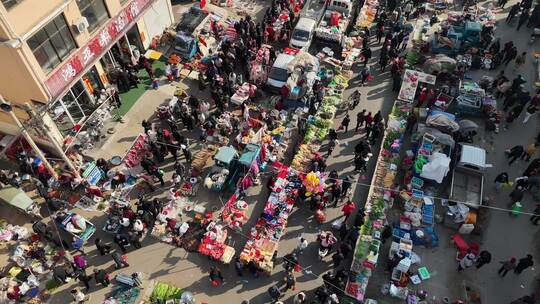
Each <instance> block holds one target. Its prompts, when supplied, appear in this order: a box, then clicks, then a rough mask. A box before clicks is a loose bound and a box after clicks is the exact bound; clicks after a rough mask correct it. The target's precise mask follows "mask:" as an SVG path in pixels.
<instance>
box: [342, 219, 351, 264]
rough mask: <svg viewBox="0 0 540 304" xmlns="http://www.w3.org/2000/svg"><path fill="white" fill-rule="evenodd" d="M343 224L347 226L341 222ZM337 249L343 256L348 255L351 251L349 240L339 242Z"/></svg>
mask: <svg viewBox="0 0 540 304" xmlns="http://www.w3.org/2000/svg"><path fill="white" fill-rule="evenodd" d="M343 226H345V227H347V225H345V224H343ZM339 250H340V251H341V253H343V256H344V257H348V256H349V254H350V253H352V251H353V249H352V246H351V244H350V243H349V242H341V244H340V245H339Z"/></svg>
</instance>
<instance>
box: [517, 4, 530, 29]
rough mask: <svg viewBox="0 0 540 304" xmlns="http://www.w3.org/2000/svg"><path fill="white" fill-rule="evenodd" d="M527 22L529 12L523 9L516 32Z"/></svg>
mask: <svg viewBox="0 0 540 304" xmlns="http://www.w3.org/2000/svg"><path fill="white" fill-rule="evenodd" d="M527 20H529V10H527V9H524V10H523V11H522V12H521V15H519V21H518V26H517V29H516V30H517V31H519V29H520V28H521V26H522V25H524V24H525V23H526V22H527Z"/></svg>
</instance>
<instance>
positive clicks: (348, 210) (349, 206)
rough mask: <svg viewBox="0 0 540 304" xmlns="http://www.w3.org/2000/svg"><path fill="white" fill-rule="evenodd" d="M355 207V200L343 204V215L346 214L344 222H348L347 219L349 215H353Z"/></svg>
mask: <svg viewBox="0 0 540 304" xmlns="http://www.w3.org/2000/svg"><path fill="white" fill-rule="evenodd" d="M355 208H356V206H355V204H354V202H353V201H349V202H347V203H346V204H345V205H344V206H343V208H341V212H343V216H345V220H343V224H345V223H346V222H347V219H348V218H349V216H351V214H352V213H353V211H354V209H355Z"/></svg>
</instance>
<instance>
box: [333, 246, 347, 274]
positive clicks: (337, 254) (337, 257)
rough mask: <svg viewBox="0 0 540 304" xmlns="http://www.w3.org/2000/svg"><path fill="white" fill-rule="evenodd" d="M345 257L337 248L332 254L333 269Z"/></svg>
mask: <svg viewBox="0 0 540 304" xmlns="http://www.w3.org/2000/svg"><path fill="white" fill-rule="evenodd" d="M344 259H345V256H343V253H341V250H340V249H339V248H338V249H337V250H336V252H335V253H334V255H332V262H334V269H337V268H338V267H339V266H340V265H341V262H342V261H343V260H344Z"/></svg>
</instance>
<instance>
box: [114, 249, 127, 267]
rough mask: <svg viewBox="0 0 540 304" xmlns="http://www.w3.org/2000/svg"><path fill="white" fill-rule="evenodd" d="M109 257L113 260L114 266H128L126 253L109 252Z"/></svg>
mask: <svg viewBox="0 0 540 304" xmlns="http://www.w3.org/2000/svg"><path fill="white" fill-rule="evenodd" d="M111 257H112V259H113V261H114V268H115V269H120V268H124V267H129V264H128V262H127V255H121V254H120V253H118V251H115V252H113V253H111Z"/></svg>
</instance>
